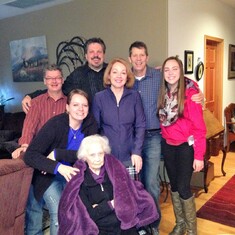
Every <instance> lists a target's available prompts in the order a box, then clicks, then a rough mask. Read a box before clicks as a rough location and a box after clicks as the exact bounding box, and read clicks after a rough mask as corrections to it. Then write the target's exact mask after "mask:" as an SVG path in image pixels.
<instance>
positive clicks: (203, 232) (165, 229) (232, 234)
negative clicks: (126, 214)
mask: <svg viewBox="0 0 235 235" xmlns="http://www.w3.org/2000/svg"><path fill="white" fill-rule="evenodd" d="M221 160H222V152H221V153H220V154H219V155H218V156H217V157H211V159H210V161H211V162H213V163H214V176H215V178H214V180H212V181H211V182H210V185H209V188H208V193H205V192H204V190H203V189H201V190H200V191H199V195H198V197H197V198H196V208H197V210H198V209H199V208H201V206H203V205H204V204H205V202H206V201H207V200H209V199H210V198H211V197H212V196H213V195H214V194H215V193H216V192H217V191H218V190H219V189H220V188H221V187H222V186H223V185H224V184H225V183H226V182H227V181H228V180H229V179H230V178H231V177H232V176H233V175H234V174H235V145H234V144H233V145H232V151H231V152H229V153H227V157H226V161H225V166H224V170H225V172H226V176H223V174H222V173H221ZM234 187H235V185H234ZM197 193H198V192H197ZM165 195H166V194H165V191H164V192H162V193H161V198H160V203H161V211H162V220H161V223H160V235H166V234H169V232H171V230H172V228H173V227H174V224H175V217H174V214H173V208H172V204H171V199H170V196H168V198H167V201H166V202H163V200H164V198H165ZM234 196H235V195H234ZM218 216H219V215H218ZM197 223H198V235H225V234H226V235H235V228H233V227H229V226H225V225H222V224H219V223H215V222H212V221H209V220H205V219H200V218H197Z"/></svg>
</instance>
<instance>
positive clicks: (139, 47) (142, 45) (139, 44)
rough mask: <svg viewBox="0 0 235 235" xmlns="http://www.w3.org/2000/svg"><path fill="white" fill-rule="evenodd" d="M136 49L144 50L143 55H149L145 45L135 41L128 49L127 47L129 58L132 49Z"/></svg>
mask: <svg viewBox="0 0 235 235" xmlns="http://www.w3.org/2000/svg"><path fill="white" fill-rule="evenodd" d="M134 47H135V48H138V49H142V48H144V50H145V54H146V55H147V56H148V55H149V53H148V48H147V46H146V44H145V43H144V42H141V41H135V42H133V43H132V44H131V45H130V47H129V56H131V53H132V48H134Z"/></svg>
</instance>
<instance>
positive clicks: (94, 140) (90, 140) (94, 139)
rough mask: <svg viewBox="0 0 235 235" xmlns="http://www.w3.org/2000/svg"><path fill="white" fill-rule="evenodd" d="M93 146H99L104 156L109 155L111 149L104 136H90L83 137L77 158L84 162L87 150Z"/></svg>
mask: <svg viewBox="0 0 235 235" xmlns="http://www.w3.org/2000/svg"><path fill="white" fill-rule="evenodd" d="M93 144H99V145H100V146H101V148H102V149H103V151H104V153H105V154H110V153H111V148H110V146H109V140H108V138H107V137H106V136H101V135H97V134H96V135H90V136H87V137H85V138H84V139H83V140H82V142H81V145H80V147H79V149H78V152H77V158H78V159H81V160H86V156H87V155H88V150H89V148H90V147H91V146H92V145H93Z"/></svg>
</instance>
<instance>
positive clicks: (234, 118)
mask: <svg viewBox="0 0 235 235" xmlns="http://www.w3.org/2000/svg"><path fill="white" fill-rule="evenodd" d="M231 122H234V123H235V117H232V118H231ZM232 132H233V133H235V124H232Z"/></svg>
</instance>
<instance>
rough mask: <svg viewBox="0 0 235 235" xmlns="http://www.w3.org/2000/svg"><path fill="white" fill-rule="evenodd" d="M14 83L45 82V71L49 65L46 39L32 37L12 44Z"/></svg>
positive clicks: (43, 37)
mask: <svg viewBox="0 0 235 235" xmlns="http://www.w3.org/2000/svg"><path fill="white" fill-rule="evenodd" d="M10 52H11V66H12V74H13V81H14V82H38V81H43V69H44V67H45V66H46V65H47V64H48V53H47V46H46V37H45V36H39V37H31V38H27V39H21V40H15V41H11V42H10Z"/></svg>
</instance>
